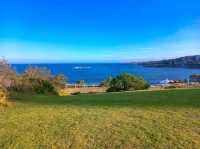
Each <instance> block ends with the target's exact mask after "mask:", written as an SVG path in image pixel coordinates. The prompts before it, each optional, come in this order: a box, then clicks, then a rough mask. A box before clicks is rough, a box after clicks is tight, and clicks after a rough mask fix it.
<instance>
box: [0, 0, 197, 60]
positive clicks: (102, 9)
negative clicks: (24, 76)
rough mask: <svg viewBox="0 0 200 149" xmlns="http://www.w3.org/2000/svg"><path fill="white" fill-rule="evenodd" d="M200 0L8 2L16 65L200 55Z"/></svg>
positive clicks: (1, 17) (7, 26)
mask: <svg viewBox="0 0 200 149" xmlns="http://www.w3.org/2000/svg"><path fill="white" fill-rule="evenodd" d="M199 6H200V1H199V0H190V1H189V0H84V1H83V0H73V1H68V0H56V1H55V0H3V1H1V2H0V56H3V57H5V58H6V59H8V60H9V61H10V62H12V63H32V62H36V63H37V62H126V61H143V60H156V59H164V58H172V57H179V56H185V55H195V54H200V9H199Z"/></svg>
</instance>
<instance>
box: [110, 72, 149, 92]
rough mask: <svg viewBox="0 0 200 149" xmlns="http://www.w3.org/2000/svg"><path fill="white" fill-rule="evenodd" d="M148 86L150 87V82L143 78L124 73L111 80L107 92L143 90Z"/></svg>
mask: <svg viewBox="0 0 200 149" xmlns="http://www.w3.org/2000/svg"><path fill="white" fill-rule="evenodd" d="M147 88H149V84H148V83H147V82H146V81H145V80H144V79H143V78H140V77H136V76H134V75H130V74H127V73H124V74H121V75H119V76H116V77H115V78H113V79H112V80H111V81H110V83H109V88H108V89H107V92H118V91H129V90H143V89H147Z"/></svg>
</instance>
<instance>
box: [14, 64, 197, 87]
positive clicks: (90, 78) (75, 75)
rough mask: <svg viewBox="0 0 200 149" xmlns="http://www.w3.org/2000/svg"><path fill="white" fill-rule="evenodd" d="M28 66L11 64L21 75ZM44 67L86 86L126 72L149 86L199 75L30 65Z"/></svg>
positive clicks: (133, 68)
mask: <svg viewBox="0 0 200 149" xmlns="http://www.w3.org/2000/svg"><path fill="white" fill-rule="evenodd" d="M28 66H30V64H12V67H13V68H14V69H15V70H16V71H17V72H18V73H23V72H24V70H25V69H26V68H27V67H28ZM31 66H33V67H34V66H37V67H46V68H48V69H50V70H51V72H52V73H53V74H64V75H65V76H67V77H68V79H69V83H76V82H77V81H79V80H85V82H86V83H88V84H99V83H100V82H102V81H103V80H105V79H106V78H108V77H109V76H116V75H119V74H121V73H124V72H127V73H130V74H135V75H138V76H142V77H143V78H144V79H145V80H147V81H148V82H149V83H151V84H158V83H160V81H162V80H165V79H172V80H178V79H181V80H183V79H187V78H188V77H189V76H190V75H191V74H200V69H188V68H147V67H143V66H139V65H136V64H31Z"/></svg>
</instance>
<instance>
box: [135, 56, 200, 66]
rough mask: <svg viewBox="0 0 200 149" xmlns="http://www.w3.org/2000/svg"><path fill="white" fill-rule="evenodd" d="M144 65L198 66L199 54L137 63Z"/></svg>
mask: <svg viewBox="0 0 200 149" xmlns="http://www.w3.org/2000/svg"><path fill="white" fill-rule="evenodd" d="M138 64H140V65H143V66H145V67H186V68H200V55H194V56H185V57H180V58H176V59H168V60H161V61H149V62H142V63H138Z"/></svg>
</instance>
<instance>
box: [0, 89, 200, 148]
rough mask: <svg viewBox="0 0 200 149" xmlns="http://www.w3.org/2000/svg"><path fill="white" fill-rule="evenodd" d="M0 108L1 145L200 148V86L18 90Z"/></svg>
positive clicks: (27, 146)
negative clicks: (49, 92) (64, 93)
mask: <svg viewBox="0 0 200 149" xmlns="http://www.w3.org/2000/svg"><path fill="white" fill-rule="evenodd" d="M13 101H14V104H13V105H12V106H11V107H8V108H6V109H1V112H0V148H19V149H23V148H24V149H31V148H34V149H35V148H74V149H78V148H83V149H101V148H106V149H112V148H117V149H118V148H119V149H120V148H121V149H132V148H147V149H151V148H154V149H155V148H156V149H160V148H161V149H165V148H166V149H169V148H170V149H171V148H187V149H190V148H191V149H194V148H200V90H199V89H190V90H166V91H152V92H132V93H109V94H108V93H107V94H106V93H105V94H97V95H95V94H85V95H78V96H68V97H56V96H44V95H33V96H30V95H29V96H28V95H18V96H15V97H13Z"/></svg>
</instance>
